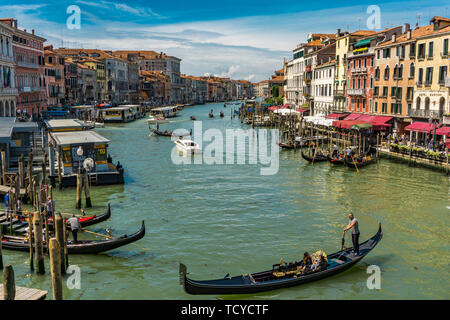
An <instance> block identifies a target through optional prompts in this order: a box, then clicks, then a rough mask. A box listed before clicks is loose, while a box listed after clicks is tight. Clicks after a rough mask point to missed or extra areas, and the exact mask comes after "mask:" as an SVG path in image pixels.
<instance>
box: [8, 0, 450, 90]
mask: <svg viewBox="0 0 450 320" xmlns="http://www.w3.org/2000/svg"><path fill="white" fill-rule="evenodd" d="M71 5H76V6H78V7H79V8H80V10H81V12H80V28H79V29H69V28H68V27H67V20H68V18H69V17H70V16H71V13H72V12H69V13H67V9H68V7H69V6H71ZM370 5H377V6H378V7H379V9H380V25H379V26H375V27H374V26H373V25H370V24H369V27H370V28H371V29H374V30H377V29H384V28H386V27H393V26H398V25H402V24H404V23H410V24H411V26H412V27H414V26H415V25H416V23H419V25H420V26H423V25H426V24H428V23H429V20H430V19H431V18H432V17H433V16H444V17H449V15H450V12H449V11H448V10H449V7H450V4H449V2H448V1H444V0H420V1H419V0H410V1H405V0H395V1H390V0H377V1H373V0H359V1H350V0H341V1H335V0H333V1H329V0H322V1H318V2H314V1H301V0H270V1H269V0H223V1H217V0H191V1H187V0H183V1H179V0H171V1H169V0H166V1H161V0H158V1H155V0H147V1H146V0H134V1H133V0H123V1H119V0H95V1H94V0H70V1H66V0H47V1H45V3H43V1H42V0H39V1H37V0H0V17H1V18H9V17H14V18H16V19H18V25H19V28H22V29H27V30H31V29H35V32H36V34H37V35H39V36H42V37H44V38H46V39H47V42H46V44H52V45H53V46H54V47H56V48H59V47H67V48H98V49H104V50H125V49H129V50H154V51H157V52H165V53H167V54H168V55H173V56H176V57H178V58H181V59H182V62H181V72H182V73H185V74H192V75H196V76H199V75H217V76H222V77H230V78H232V79H246V80H250V81H252V82H257V81H262V80H265V79H269V78H270V76H271V75H272V74H273V72H274V71H275V70H278V69H281V68H282V67H283V61H284V59H287V60H289V59H291V58H292V49H294V48H295V46H296V45H298V44H299V43H302V42H305V41H306V37H307V35H308V33H310V32H312V33H336V30H337V29H338V28H340V29H341V30H348V31H350V32H352V31H355V30H358V29H366V30H367V29H369V28H368V26H367V21H368V19H369V20H370V16H371V14H372V13H371V12H369V13H367V9H368V7H369V6H370ZM378 27H379V28H378Z"/></svg>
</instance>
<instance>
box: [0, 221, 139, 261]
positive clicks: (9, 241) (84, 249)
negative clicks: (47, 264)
mask: <svg viewBox="0 0 450 320" xmlns="http://www.w3.org/2000/svg"><path fill="white" fill-rule="evenodd" d="M144 236H145V224H144V221H142V226H141V229H140V230H139V231H138V232H136V233H133V234H131V235H123V236H120V237H118V238H112V239H107V240H80V241H78V242H77V243H74V242H72V241H70V240H69V241H67V252H68V253H69V254H95V253H101V252H105V251H109V250H113V249H116V248H119V247H122V246H125V245H127V244H130V243H132V242H135V241H138V240H140V239H142V238H143V237H144ZM1 240H2V245H3V248H4V249H9V250H16V251H29V244H28V241H26V240H25V238H24V237H14V236H6V235H5V236H3V238H2V239H1ZM46 248H47V245H46V243H45V242H44V250H46Z"/></svg>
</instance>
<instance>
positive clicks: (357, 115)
mask: <svg viewBox="0 0 450 320" xmlns="http://www.w3.org/2000/svg"><path fill="white" fill-rule="evenodd" d="M359 117H361V114H359V113H351V114H349V115H348V116H347V117H346V118H345V119H344V120H356V119H358V118H359Z"/></svg>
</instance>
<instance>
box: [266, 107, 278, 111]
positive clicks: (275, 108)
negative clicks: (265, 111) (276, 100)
mask: <svg viewBox="0 0 450 320" xmlns="http://www.w3.org/2000/svg"><path fill="white" fill-rule="evenodd" d="M278 109H280V107H275V106H273V107H269V110H270V111H275V110H278Z"/></svg>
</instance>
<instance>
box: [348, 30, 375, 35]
mask: <svg viewBox="0 0 450 320" xmlns="http://www.w3.org/2000/svg"><path fill="white" fill-rule="evenodd" d="M375 33H377V32H376V31H373V30H356V31H355V32H352V33H350V35H351V36H370V35H372V34H375Z"/></svg>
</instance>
